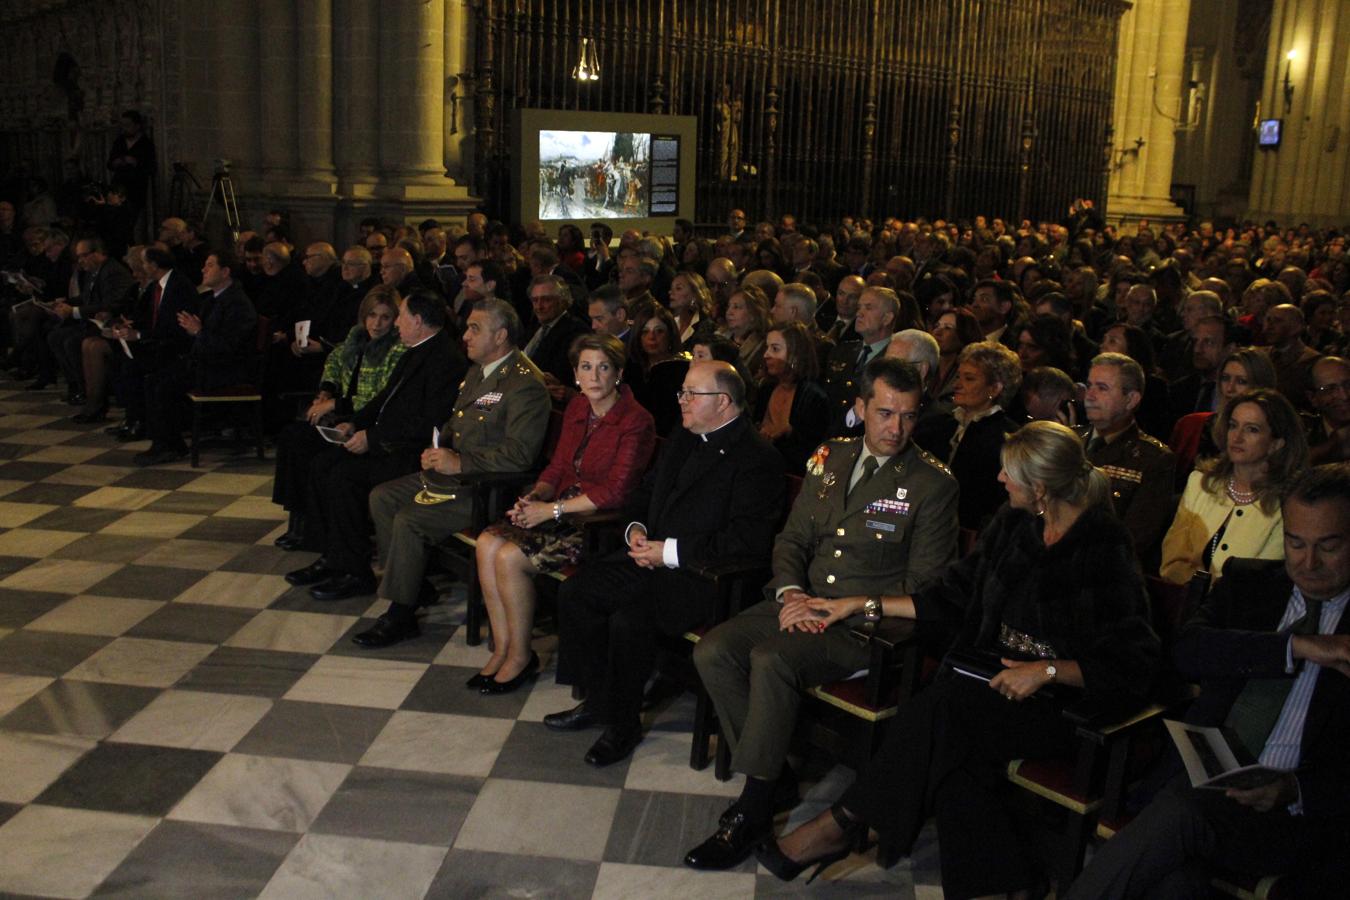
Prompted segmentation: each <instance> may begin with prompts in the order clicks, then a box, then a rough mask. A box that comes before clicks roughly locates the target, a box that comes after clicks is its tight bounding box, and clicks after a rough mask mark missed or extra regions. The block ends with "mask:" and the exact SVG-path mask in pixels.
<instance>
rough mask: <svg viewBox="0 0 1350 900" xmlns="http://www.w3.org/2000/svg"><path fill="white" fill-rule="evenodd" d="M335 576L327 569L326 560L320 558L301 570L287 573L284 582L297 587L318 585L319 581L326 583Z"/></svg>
mask: <svg viewBox="0 0 1350 900" xmlns="http://www.w3.org/2000/svg"><path fill="white" fill-rule="evenodd" d="M335 574H336V573H335V572H334V571H333V570H332V569H330V568H328V560H326V559H324V558H323V557H322V556H320V557H319V558H318V559H316V560H314V562H312V563H310V564H309V565H307V566H305V567H304V568H303V569H296V570H295V571H294V572H287V573H286V582H287V583H288V584H294V585H296V586H297V587H298V586H300V585H305V584H318V583H319V582H320V581H327V580H328V579H330V578H332V577H333V576H334V575H335Z"/></svg>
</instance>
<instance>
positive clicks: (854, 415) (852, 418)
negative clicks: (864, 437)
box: [844, 406, 862, 428]
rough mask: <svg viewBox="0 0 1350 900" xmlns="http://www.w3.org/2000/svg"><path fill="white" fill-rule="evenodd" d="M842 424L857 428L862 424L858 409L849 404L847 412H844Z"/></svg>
mask: <svg viewBox="0 0 1350 900" xmlns="http://www.w3.org/2000/svg"><path fill="white" fill-rule="evenodd" d="M844 424H845V425H847V426H848V427H849V428H857V427H858V426H859V425H860V424H862V420H861V419H859V418H858V411H857V410H856V409H854V408H853V407H851V406H850V407H849V408H848V412H847V413H845V414H844Z"/></svg>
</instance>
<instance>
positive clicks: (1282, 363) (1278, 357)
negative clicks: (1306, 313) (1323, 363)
mask: <svg viewBox="0 0 1350 900" xmlns="http://www.w3.org/2000/svg"><path fill="white" fill-rule="evenodd" d="M1303 324H1304V323H1303V311H1302V310H1300V309H1299V308H1298V307H1297V306H1294V305H1293V304H1292V303H1281V304H1279V305H1278V306H1272V307H1271V308H1270V309H1268V310H1266V315H1265V319H1264V321H1263V326H1264V328H1263V330H1264V331H1265V335H1266V340H1267V341H1268V342H1269V344H1270V345H1269V346H1268V347H1266V353H1267V354H1268V355H1269V356H1270V363H1271V365H1273V366H1274V367H1275V387H1276V388H1278V389H1279V391H1280V393H1281V394H1284V396H1285V397H1287V398H1288V399H1289V402H1290V403H1292V404H1294V407H1295V408H1296V409H1300V410H1305V411H1306V410H1308V409H1310V407H1309V403H1308V392H1309V391H1311V390H1312V367H1313V363H1315V362H1317V360H1318V359H1320V358H1321V356H1322V354H1320V353H1318V352H1317V351H1316V350H1314V349H1313V348H1311V347H1309V346H1308V345H1307V344H1305V343H1303Z"/></svg>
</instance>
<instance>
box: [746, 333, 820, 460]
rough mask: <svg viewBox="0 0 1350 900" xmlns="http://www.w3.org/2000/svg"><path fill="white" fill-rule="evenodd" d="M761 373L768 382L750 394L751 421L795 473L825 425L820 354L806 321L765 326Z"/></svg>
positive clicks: (814, 446)
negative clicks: (753, 394)
mask: <svg viewBox="0 0 1350 900" xmlns="http://www.w3.org/2000/svg"><path fill="white" fill-rule="evenodd" d="M764 373H765V375H766V376H767V377H768V384H767V385H766V386H765V389H764V390H761V391H760V392H759V395H758V397H757V398H756V400H755V407H754V421H755V424H756V426H758V428H759V433H760V434H761V435H763V436H764V437H765V438H766V439H767V440H769V441H770V442H772V444H773V445H774V447H776V448H777V449H778V452H779V453H780V454H782V456H783V459H784V460H785V461H786V462H787V465H788V471H789V472H791V473H792V474H794V475H800V474H802V473H803V472H804V471H806V460H807V458H808V457H809V456H810V455H811V452H812V451H813V450H815V449H816V448H817V447H819V446H820V443H821V441H823V440H825V437H826V433H827V432H828V431H829V428H830V401H829V397H828V396H826V394H825V388H823V387H821V385H820V382H819V381H818V378H819V376H820V362H819V354H818V353H817V352H816V342H815V340H814V339H813V338H812V337H811V333H810V332H809V331H807V330H806V326H805V325H803V324H802V323H801V322H788V323H786V324H783V325H775V326H774V327H773V328H770V329H769V333H768V335H767V337H766V339H765V348H764ZM770 385H771V387H770Z"/></svg>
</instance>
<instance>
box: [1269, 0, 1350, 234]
mask: <svg viewBox="0 0 1350 900" xmlns="http://www.w3.org/2000/svg"><path fill="white" fill-rule="evenodd" d="M1347 23H1350V10H1346V9H1345V8H1344V4H1343V3H1341V2H1340V0H1277V2H1276V4H1275V9H1274V12H1273V14H1272V17H1271V23H1270V43H1269V45H1268V46H1267V49H1266V69H1265V77H1264V79H1263V84H1262V88H1261V117H1262V118H1265V119H1272V118H1274V119H1283V120H1284V124H1283V131H1282V140H1281V142H1280V146H1279V147H1278V148H1277V149H1273V150H1258V151H1257V152H1256V161H1255V163H1254V164H1253V166H1252V185H1251V195H1250V208H1249V212H1248V215H1249V216H1252V217H1255V218H1257V219H1275V220H1276V221H1278V222H1280V223H1282V224H1294V223H1297V222H1308V223H1309V224H1311V225H1313V226H1314V227H1319V226H1325V225H1341V224H1343V223H1344V218H1345V209H1346V203H1347V202H1348V201H1350V191H1347V183H1350V108H1348V107H1347V105H1346V103H1345V97H1346V96H1347V93H1348V92H1350V67H1347V66H1346V63H1345V55H1344V47H1343V46H1341V44H1342V43H1343V42H1341V41H1340V40H1339V38H1340V34H1341V32H1340V29H1342V28H1344V27H1346V25H1347ZM1290 52H1292V53H1293V58H1292V59H1290V58H1289V54H1290ZM1286 73H1287V74H1288V76H1289V83H1290V84H1291V85H1292V86H1293V92H1292V94H1291V95H1290V103H1289V106H1288V108H1287V109H1286V107H1285V98H1284V95H1285V91H1284V83H1285V75H1286ZM1255 139H1256V138H1255V136H1254V135H1253V137H1252V140H1255Z"/></svg>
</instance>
